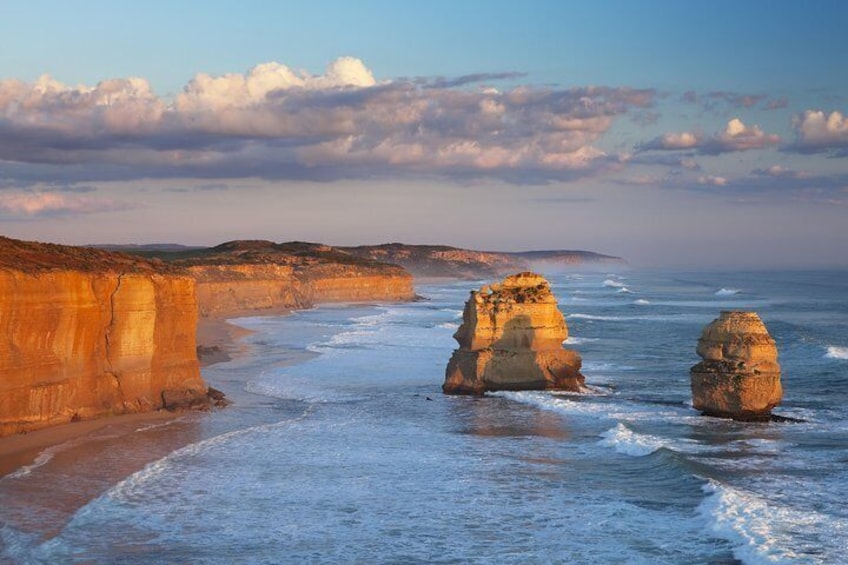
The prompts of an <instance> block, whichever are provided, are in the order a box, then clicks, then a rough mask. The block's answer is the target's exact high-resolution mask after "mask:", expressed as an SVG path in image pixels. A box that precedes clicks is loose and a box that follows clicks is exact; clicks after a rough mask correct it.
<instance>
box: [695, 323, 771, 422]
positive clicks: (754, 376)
mask: <svg viewBox="0 0 848 565" xmlns="http://www.w3.org/2000/svg"><path fill="white" fill-rule="evenodd" d="M698 355H700V356H701V358H702V359H703V361H701V362H700V363H698V364H697V365H695V366H694V367H692V369H691V371H690V378H691V385H692V404H693V406H694V407H695V409H696V410H700V411H701V412H702V413H703V414H705V415H707V416H718V417H722V418H733V419H734V420H743V421H762V420H769V419H771V410H772V408H774V407H775V406H777V405H778V404H780V401H781V399H782V398H783V389H782V387H781V385H780V365H779V364H778V363H777V346H776V344H775V342H774V340H773V339H772V338H771V336H770V335H769V333H768V330H766V326H765V324H763V322H762V320H760V317H759V316H757V314H756V313H754V312H731V311H724V312H722V313H721V315H720V316H719V317H718V318H717V319H715V320H713V321H712V322H711V323H710V324H708V325H707V326H706V327H705V328H704V331H703V334H702V335H701V339H699V340H698Z"/></svg>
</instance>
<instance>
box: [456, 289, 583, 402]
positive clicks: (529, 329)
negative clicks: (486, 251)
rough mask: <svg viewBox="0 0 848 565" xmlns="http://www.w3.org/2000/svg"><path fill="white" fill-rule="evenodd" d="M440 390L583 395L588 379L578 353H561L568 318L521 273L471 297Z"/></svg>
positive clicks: (546, 292)
mask: <svg viewBox="0 0 848 565" xmlns="http://www.w3.org/2000/svg"><path fill="white" fill-rule="evenodd" d="M453 337H454V339H456V341H457V342H459V349H457V350H455V351H454V352H453V356H451V359H450V361H449V362H448V367H447V371H446V373H445V383H444V385H442V390H443V391H444V392H445V393H446V394H483V393H484V392H486V391H495V390H544V389H553V390H570V391H579V390H580V388H581V387H582V385H583V382H584V380H585V379H584V377H583V375H581V374H580V366H581V360H580V355H579V354H578V353H577V352H576V351H571V350H568V349H563V347H562V342H563V341H565V339H566V338H568V327H567V326H566V325H565V318H563V315H562V313H561V312H560V311H559V308H558V307H557V301H556V298H555V297H554V295H553V293H552V292H551V287H550V284H548V281H547V280H545V279H544V278H543V277H541V276H539V275H537V274H535V273H531V272H523V273H518V274H517V275H512V276H508V277H507V278H506V279H504V281H503V282H502V283H501V284H493V285H491V286H484V287H483V288H481V289H480V290H479V291H471V297H470V298H469V299H468V302H466V303H465V310H464V311H463V314H462V325H461V326H460V327H459V329H458V330H457V331H456V333H455V334H454V336H453Z"/></svg>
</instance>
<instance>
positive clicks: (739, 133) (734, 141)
mask: <svg viewBox="0 0 848 565" xmlns="http://www.w3.org/2000/svg"><path fill="white" fill-rule="evenodd" d="M777 143H780V136H778V135H776V134H767V133H765V132H763V130H761V129H760V128H759V126H746V125H745V124H744V123H743V122H742V120H740V119H739V118H733V119H732V120H730V121H729V122H727V127H726V128H725V129H724V131H723V132H720V133H717V134H715V135H713V136H710V137H705V136H703V135H701V134H698V133H692V132H682V133H666V134H664V135H662V136H659V137H657V138H654V139H653V140H651V141H648V142H646V143H643V144H642V145H640V146H639V147H638V149H639V150H640V151H650V150H660V151H679V150H696V151H697V152H698V153H702V154H706V155H718V154H721V153H732V152H735V151H747V150H749V149H762V148H764V147H768V146H769V145H775V144H777Z"/></svg>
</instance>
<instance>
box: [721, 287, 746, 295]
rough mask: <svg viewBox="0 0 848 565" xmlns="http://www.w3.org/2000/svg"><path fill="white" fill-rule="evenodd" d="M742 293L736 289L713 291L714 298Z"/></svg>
mask: <svg viewBox="0 0 848 565" xmlns="http://www.w3.org/2000/svg"><path fill="white" fill-rule="evenodd" d="M740 292H742V291H741V290H739V289H738V288H720V289H718V290H717V291H715V295H716V296H733V295H734V294H739V293H740Z"/></svg>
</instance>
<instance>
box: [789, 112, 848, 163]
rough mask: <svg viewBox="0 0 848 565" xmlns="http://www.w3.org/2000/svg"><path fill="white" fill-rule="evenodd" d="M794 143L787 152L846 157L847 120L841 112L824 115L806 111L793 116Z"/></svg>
mask: <svg viewBox="0 0 848 565" xmlns="http://www.w3.org/2000/svg"><path fill="white" fill-rule="evenodd" d="M792 126H793V128H794V129H795V142H794V143H793V144H792V145H791V146H790V147H789V150H794V151H798V152H801V153H817V152H834V150H836V151H835V154H836V155H838V156H846V155H848V119H846V118H845V116H844V115H843V114H842V112H838V111H835V110H834V111H832V112H831V113H830V114H825V113H824V112H823V111H822V110H807V111H806V112H804V113H803V114H802V115H800V116H795V118H794V120H793V123H792Z"/></svg>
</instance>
